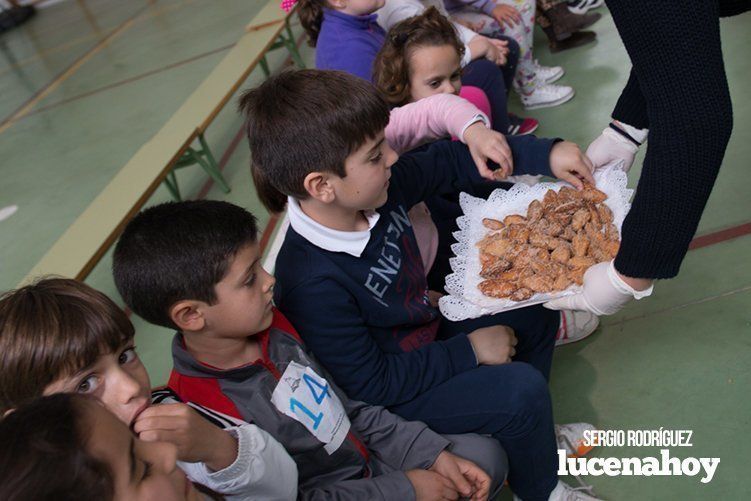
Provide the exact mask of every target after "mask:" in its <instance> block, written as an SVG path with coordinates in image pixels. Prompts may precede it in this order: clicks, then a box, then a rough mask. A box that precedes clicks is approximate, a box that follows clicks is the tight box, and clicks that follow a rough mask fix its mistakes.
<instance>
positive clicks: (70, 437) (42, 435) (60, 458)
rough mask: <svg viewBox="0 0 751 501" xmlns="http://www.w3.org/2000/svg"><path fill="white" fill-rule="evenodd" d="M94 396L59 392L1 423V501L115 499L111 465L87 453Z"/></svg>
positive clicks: (21, 408) (13, 413)
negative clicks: (87, 407)
mask: <svg viewBox="0 0 751 501" xmlns="http://www.w3.org/2000/svg"><path fill="white" fill-rule="evenodd" d="M87 405H98V404H97V403H96V402H95V401H94V400H93V399H91V398H90V397H85V396H83V395H74V394H65V393H58V394H56V395H52V396H49V397H44V398H40V399H38V400H33V401H31V402H30V403H28V404H26V405H23V406H21V407H19V408H18V409H16V410H15V411H13V412H11V413H10V414H9V415H8V416H6V417H5V418H4V419H3V420H2V421H0V444H2V447H0V499H3V500H4V501H47V500H50V499H54V500H55V501H58V500H60V501H77V500H80V499H96V500H102V501H107V500H111V499H112V498H113V497H114V493H115V492H114V491H115V489H114V481H113V478H112V472H111V470H110V468H109V466H108V465H107V464H106V463H104V462H102V461H100V460H98V459H96V458H94V457H92V456H91V455H90V454H89V453H88V452H87V451H86V448H87V445H88V442H89V439H90V437H91V433H90V431H89V430H90V429H91V427H92V426H93V425H94V423H92V422H91V418H89V417H88V416H87V415H86V406H87Z"/></svg>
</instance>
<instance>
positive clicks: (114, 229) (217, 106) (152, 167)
mask: <svg viewBox="0 0 751 501" xmlns="http://www.w3.org/2000/svg"><path fill="white" fill-rule="evenodd" d="M293 13H294V11H292V12H290V14H289V15H288V14H286V13H285V12H284V11H283V10H281V9H280V8H279V0H269V2H268V3H267V4H266V6H264V8H263V9H262V10H261V11H260V12H259V13H258V14H257V15H256V16H255V17H254V18H253V20H252V21H251V22H250V24H249V25H248V28H247V29H246V33H245V34H244V35H243V36H242V37H241V38H240V40H239V41H238V42H237V44H235V46H234V47H233V48H232V49H230V51H229V53H228V54H227V55H226V56H225V57H224V59H222V61H221V62H220V63H219V64H218V65H217V66H216V67H215V68H214V70H213V71H212V72H211V74H209V76H208V77H207V78H206V79H205V80H204V81H203V82H202V83H201V85H199V87H198V88H197V89H196V90H195V91H194V92H193V93H192V94H191V95H190V97H188V99H187V100H186V101H185V102H184V103H183V104H182V105H181V106H180V108H179V109H178V110H177V111H176V112H175V114H174V115H172V117H171V118H170V119H169V120H168V121H167V123H166V124H164V126H163V127H162V128H161V129H160V130H159V132H157V133H156V135H155V136H154V137H152V138H151V140H149V141H148V142H147V143H146V144H144V145H143V146H142V147H141V148H140V149H139V150H138V151H137V152H136V154H135V155H134V156H133V157H132V158H131V159H130V160H129V161H128V162H127V163H126V164H125V165H124V166H123V167H122V168H121V169H120V171H119V172H118V173H117V174H116V175H115V177H114V178H113V179H112V181H110V183H109V184H108V185H107V186H106V187H105V188H104V189H103V190H102V192H101V193H100V194H99V195H98V196H97V197H96V198H95V199H94V200H93V201H92V202H91V204H90V205H89V206H88V207H87V208H86V209H85V210H84V212H83V213H82V214H81V215H80V216H79V217H78V218H77V219H76V220H75V221H74V222H73V224H71V225H70V227H68V229H67V230H66V231H65V233H63V235H62V236H61V237H60V238H59V239H58V240H57V241H56V242H55V243H54V244H53V245H52V247H51V248H50V249H49V250H48V251H47V253H46V254H45V255H44V256H43V257H42V259H41V260H40V261H39V262H38V263H37V264H36V265H35V266H34V268H32V270H31V271H30V272H29V273H28V274H27V276H26V277H25V278H24V279H23V281H22V284H25V283H28V282H30V281H31V280H33V279H34V278H36V277H38V276H41V275H47V274H56V275H62V276H65V277H71V278H76V279H79V280H83V279H84V278H85V277H86V276H87V275H88V274H89V273H90V272H91V270H92V269H93V268H94V266H96V264H97V263H98V262H99V260H100V259H101V258H102V256H104V254H105V253H106V252H107V250H108V249H109V248H110V247H111V246H112V244H114V243H115V241H116V240H117V238H118V236H119V235H120V233H121V232H122V230H123V228H124V227H125V225H126V224H127V223H128V221H130V219H131V218H132V217H133V216H135V215H136V214H137V213H138V211H140V210H141V208H142V207H143V206H144V205H145V204H146V202H147V201H148V200H149V198H150V197H151V195H152V194H153V193H154V191H156V189H157V188H158V187H159V185H160V183H162V182H163V181H165V180H167V181H168V184H169V183H174V184H173V185H172V186H171V188H170V191H172V189H174V190H175V191H176V193H173V195H178V196H179V190H178V188H177V183H176V179H175V178H174V173H173V169H174V168H175V167H176V166H177V167H182V166H185V165H188V164H189V163H193V162H196V163H199V164H201V166H202V167H203V168H204V169H205V170H206V171H207V172H208V173H209V174H210V175H211V176H212V177H214V178H215V179H217V177H215V175H218V176H219V178H220V179H222V181H221V182H220V181H219V179H217V182H219V184H220V185H221V184H222V182H223V178H221V173H220V171H219V169H218V167H217V165H216V162H215V161H214V157H213V155H212V154H211V151H210V149H209V148H208V144H207V143H206V140H205V138H204V132H205V131H206V129H207V128H208V127H209V125H211V123H212V122H213V121H214V119H215V118H216V116H217V115H218V114H219V112H220V111H221V110H222V109H223V108H224V106H225V105H226V104H227V103H228V102H229V100H230V99H232V96H233V95H234V94H235V92H236V91H237V89H238V88H239V87H240V85H242V83H243V82H244V81H245V80H246V78H247V77H248V75H249V74H250V73H251V72H252V71H253V70H254V69H255V68H256V67H257V66H259V65H260V66H261V69H262V70H263V71H264V73H265V74H266V75H267V76H268V73H269V70H268V64H267V63H266V54H267V53H268V52H269V51H270V50H273V49H275V48H279V47H285V48H287V50H288V51H289V52H290V56H291V57H292V58H293V60H294V61H295V62H296V63H297V64H299V65H302V60H301V58H300V55H299V53H298V52H297V46H296V44H295V40H294V38H293V37H292V30H291V29H290V25H289V19H290V16H291V15H292V14H293ZM195 141H197V142H198V145H197V146H196V147H193V146H192V144H193V143H194V142H195ZM188 157H191V158H188ZM188 160H192V161H193V162H189V161H188ZM224 186H225V187H226V188H227V189H228V188H229V187H227V186H226V183H224Z"/></svg>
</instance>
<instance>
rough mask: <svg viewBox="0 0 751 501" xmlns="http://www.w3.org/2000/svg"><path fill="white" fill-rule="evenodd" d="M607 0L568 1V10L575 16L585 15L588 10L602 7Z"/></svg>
mask: <svg viewBox="0 0 751 501" xmlns="http://www.w3.org/2000/svg"><path fill="white" fill-rule="evenodd" d="M603 3H605V0H568V10H570V11H571V12H573V13H574V14H584V13H585V12H587V11H588V10H592V9H596V8H598V7H602V4H603Z"/></svg>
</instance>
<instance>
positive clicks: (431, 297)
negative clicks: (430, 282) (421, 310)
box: [428, 290, 444, 308]
mask: <svg viewBox="0 0 751 501" xmlns="http://www.w3.org/2000/svg"><path fill="white" fill-rule="evenodd" d="M443 296H444V294H442V293H440V292H438V291H431V290H429V291H428V301H430V306H432V307H433V308H438V300H439V299H441V298H442V297H443Z"/></svg>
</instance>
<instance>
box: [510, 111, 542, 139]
mask: <svg viewBox="0 0 751 501" xmlns="http://www.w3.org/2000/svg"><path fill="white" fill-rule="evenodd" d="M508 121H509V125H508V135H509V136H526V135H527V134H532V133H533V132H534V131H536V130H537V128H538V127H539V126H540V122H538V121H537V120H535V119H534V118H522V117H520V116H517V115H514V114H513V113H509V114H508Z"/></svg>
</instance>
